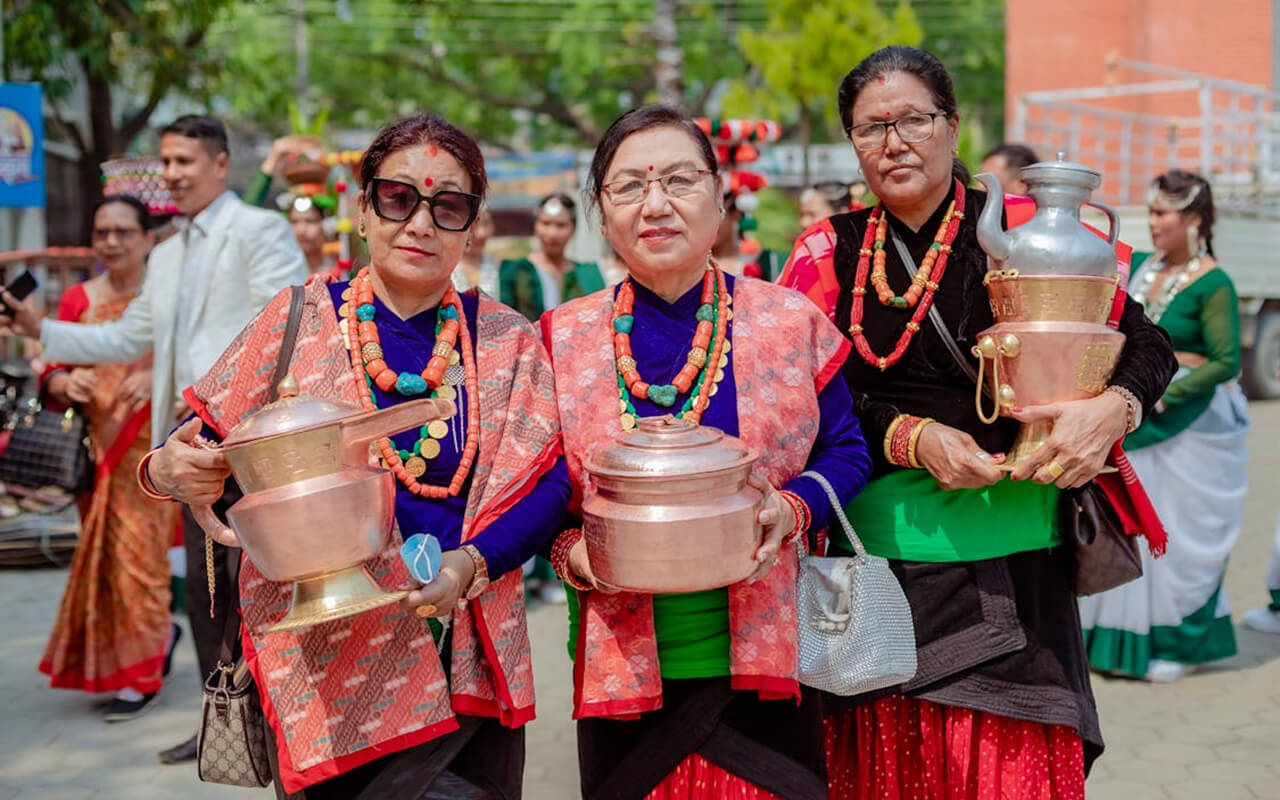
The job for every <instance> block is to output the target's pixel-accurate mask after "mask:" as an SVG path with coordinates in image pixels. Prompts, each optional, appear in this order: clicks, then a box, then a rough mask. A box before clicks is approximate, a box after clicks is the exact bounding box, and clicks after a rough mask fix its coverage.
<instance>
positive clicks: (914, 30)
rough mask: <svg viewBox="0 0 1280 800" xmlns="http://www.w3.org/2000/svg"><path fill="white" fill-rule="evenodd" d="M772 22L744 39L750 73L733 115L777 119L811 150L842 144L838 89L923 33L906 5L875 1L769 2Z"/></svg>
mask: <svg viewBox="0 0 1280 800" xmlns="http://www.w3.org/2000/svg"><path fill="white" fill-rule="evenodd" d="M766 5H767V7H768V10H769V17H768V19H767V21H766V22H765V23H764V24H763V25H762V26H760V27H758V28H756V29H746V28H744V29H743V30H742V31H741V32H739V34H738V41H739V44H740V46H741V50H742V52H743V53H744V55H745V57H746V58H747V60H748V61H749V63H750V67H751V71H750V73H749V74H748V75H747V76H746V77H745V78H743V79H740V80H737V81H735V82H734V83H733V86H732V88H731V89H730V91H729V94H728V96H727V97H726V98H725V112H726V114H728V115H731V116H737V115H741V116H748V117H762V116H763V117H771V118H774V119H777V120H778V121H780V122H781V123H782V124H783V125H785V126H787V127H788V128H789V130H790V131H792V132H794V133H795V135H796V136H798V137H799V139H800V142H801V144H802V145H804V146H805V148H806V158H805V173H806V179H807V173H808V158H807V155H808V152H807V148H808V145H809V144H810V143H811V142H814V141H818V142H822V141H833V140H836V139H838V138H840V129H839V114H838V112H837V109H836V103H835V99H836V89H837V87H838V86H839V84H840V80H841V78H843V77H844V76H845V73H847V72H848V71H849V70H850V69H852V68H853V66H854V65H855V64H857V63H858V61H859V60H861V59H862V58H863V57H864V56H866V55H868V54H870V53H871V52H873V51H875V50H877V49H878V48H880V47H884V46H885V45H889V44H919V43H920V41H921V39H922V37H923V32H922V31H921V29H920V24H919V23H918V22H917V20H916V15H915V13H914V12H913V11H912V9H911V7H910V6H909V5H907V4H906V3H905V2H900V3H899V4H898V5H897V6H895V7H894V8H893V9H892V10H891V11H889V12H886V11H885V10H884V9H882V8H881V6H880V5H879V4H878V3H876V2H875V0H769V2H768V3H767V4H766Z"/></svg>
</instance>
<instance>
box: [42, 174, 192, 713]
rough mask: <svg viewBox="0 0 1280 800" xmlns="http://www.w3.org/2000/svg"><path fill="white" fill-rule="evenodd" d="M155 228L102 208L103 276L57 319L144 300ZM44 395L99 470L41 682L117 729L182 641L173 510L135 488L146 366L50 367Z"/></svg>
mask: <svg viewBox="0 0 1280 800" xmlns="http://www.w3.org/2000/svg"><path fill="white" fill-rule="evenodd" d="M152 227H153V226H152V219H151V214H150V213H149V212H148V210H147V207H146V206H145V205H144V204H143V203H142V201H140V200H138V199H137V198H136V197H133V196H131V195H110V196H108V197H104V198H103V199H102V201H101V202H100V203H98V207H97V209H96V210H95V211H94V213H93V252H94V255H95V256H96V257H97V259H98V263H99V264H101V265H102V266H103V267H104V270H103V272H102V273H100V274H99V275H97V276H95V277H93V278H90V279H89V280H87V281H85V282H84V283H78V284H76V285H75V286H72V287H70V288H69V289H67V290H66V291H65V292H63V294H62V299H61V301H60V302H59V304H58V319H60V320H63V321H65V322H81V323H97V322H106V321H108V320H112V319H116V318H118V317H119V316H120V315H121V314H123V313H124V310H125V308H126V307H127V306H128V305H129V302H130V301H131V300H133V298H134V297H136V296H137V294H138V292H139V291H140V290H141V288H142V279H143V277H144V275H145V274H146V269H147V255H148V254H149V253H150V252H151V248H152V246H153V245H154V244H155V236H154V235H153V234H152V232H151V230H152ZM42 384H43V389H44V396H45V399H46V400H47V401H51V404H52V405H53V406H58V407H68V408H70V407H75V408H77V409H79V410H80V411H82V412H83V413H84V414H85V416H86V418H87V420H88V422H89V438H90V442H91V444H92V453H93V457H94V461H95V465H96V469H95V474H94V481H93V491H92V493H90V494H89V495H87V496H85V497H81V498H78V499H79V505H80V544H79V545H78V546H77V547H76V552H75V557H74V558H73V559H72V561H71V569H70V572H69V574H68V576H67V587H66V589H65V590H64V591H63V594H62V603H61V605H60V606H59V608H58V617H57V620H56V621H55V622H54V626H53V631H52V633H50V634H49V642H48V644H47V645H46V646H45V651H44V657H43V658H41V659H40V671H41V672H43V673H45V674H46V675H48V676H49V679H50V685H51V686H53V688H55V689H79V690H81V691H85V692H95V693H96V692H115V696H114V697H113V698H112V699H111V700H109V701H108V702H107V703H106V704H104V705H103V706H102V709H101V710H102V718H103V720H105V721H106V722H124V721H127V720H131V719H135V718H137V717H138V716H140V715H141V714H143V713H144V712H145V711H146V710H147V709H148V708H149V707H150V705H151V702H152V701H153V700H154V699H155V696H156V693H157V692H159V691H160V687H161V686H162V685H163V683H164V678H165V676H166V675H167V674H168V672H169V665H170V656H171V654H172V653H173V647H174V645H175V644H176V643H177V637H178V635H179V633H180V631H181V629H180V628H179V627H178V626H177V625H174V624H173V621H172V619H171V616H170V613H169V600H170V597H169V588H170V587H169V580H170V576H169V557H168V551H169V545H170V544H171V543H172V542H173V534H174V530H175V528H176V526H177V524H178V508H177V507H176V506H172V505H157V504H155V503H152V502H151V501H150V500H148V499H147V498H146V496H145V495H144V494H143V493H142V490H141V489H139V488H138V484H137V482H135V481H134V479H133V468H134V466H135V465H136V464H137V463H138V459H139V458H141V457H142V455H143V454H144V453H146V452H147V449H148V445H149V444H150V442H151V419H150V414H151V356H150V355H147V356H145V357H143V358H142V359H141V360H139V361H137V362H134V363H132V364H99V365H97V366H70V365H50V366H49V367H48V369H47V371H46V372H45V373H44V375H43V376H42Z"/></svg>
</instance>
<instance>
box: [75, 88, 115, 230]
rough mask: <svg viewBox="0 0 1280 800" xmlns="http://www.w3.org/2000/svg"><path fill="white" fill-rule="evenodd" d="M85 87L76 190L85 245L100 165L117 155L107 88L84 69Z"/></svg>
mask: <svg viewBox="0 0 1280 800" xmlns="http://www.w3.org/2000/svg"><path fill="white" fill-rule="evenodd" d="M84 67H85V69H84V73H85V87H86V89H87V90H88V97H89V109H88V110H89V135H88V137H87V138H86V139H85V141H84V148H83V149H82V150H81V152H80V163H79V165H78V170H77V171H78V176H79V188H80V193H81V194H80V203H79V206H80V209H81V210H80V224H79V226H78V227H79V230H80V232H81V236H82V237H83V238H82V241H83V242H85V243H87V242H88V241H89V234H90V232H91V231H92V230H93V206H94V204H95V203H97V202H98V200H99V199H100V198H101V197H102V168H101V164H102V162H104V161H107V160H108V159H111V158H113V157H114V156H116V155H118V154H119V153H118V150H119V148H118V147H117V145H116V139H117V138H118V136H117V132H116V125H115V121H114V120H113V119H112V114H111V84H110V83H109V82H108V81H107V80H105V79H103V78H101V77H98V76H94V75H92V74H91V73H90V71H89V69H88V65H87V64H85V65H84Z"/></svg>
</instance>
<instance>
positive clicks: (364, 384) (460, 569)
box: [142, 116, 569, 800]
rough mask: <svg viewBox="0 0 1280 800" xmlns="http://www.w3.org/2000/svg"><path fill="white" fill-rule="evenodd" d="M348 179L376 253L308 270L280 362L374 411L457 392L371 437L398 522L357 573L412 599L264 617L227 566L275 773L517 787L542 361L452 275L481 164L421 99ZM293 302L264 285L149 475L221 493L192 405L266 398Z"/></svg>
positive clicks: (555, 525)
mask: <svg viewBox="0 0 1280 800" xmlns="http://www.w3.org/2000/svg"><path fill="white" fill-rule="evenodd" d="M359 180H360V186H361V191H360V196H359V212H358V225H359V232H360V235H361V236H363V237H364V238H365V240H366V242H367V244H368V249H369V255H370V259H371V263H370V265H369V266H368V267H366V268H364V269H363V270H361V271H360V273H359V274H358V275H356V277H355V278H353V279H352V280H351V281H350V282H349V283H344V282H326V281H325V279H324V278H322V277H317V278H313V279H312V280H311V281H310V282H309V283H308V285H307V287H306V293H305V302H304V304H303V315H302V318H301V322H300V324H299V327H298V336H297V345H296V348H295V350H294V355H293V359H292V361H291V366H290V372H291V373H292V374H293V376H294V378H296V380H297V382H298V384H299V385H300V387H301V388H302V391H304V392H306V393H307V394H309V395H311V396H313V397H319V398H330V399H333V400H338V401H342V402H345V403H347V404H349V405H355V406H363V407H365V408H375V407H376V408H386V407H389V406H392V405H396V404H399V403H402V402H405V401H407V400H410V399H412V398H415V397H424V396H432V397H438V398H447V399H451V400H453V401H454V402H455V405H456V408H457V410H456V413H455V414H454V416H453V417H452V418H450V419H447V420H436V421H433V422H431V423H430V424H427V421H426V420H423V423H422V425H421V426H420V427H414V428H412V429H411V430H408V431H405V432H403V433H400V434H397V435H395V436H392V437H391V438H390V439H384V440H381V441H379V442H377V443H375V445H376V446H375V448H374V449H373V451H372V452H371V456H372V457H374V458H378V459H379V461H380V463H381V464H382V465H383V466H385V467H386V468H387V469H389V470H391V471H392V472H394V473H395V477H396V502H395V518H396V522H397V526H398V529H399V532H400V537H398V538H397V539H396V541H395V542H394V544H393V545H391V546H390V547H389V548H388V549H387V551H386V552H385V553H383V555H382V556H381V557H380V560H379V561H378V562H377V563H376V564H375V565H374V567H373V569H372V570H371V571H372V572H373V573H374V574H375V575H378V576H379V580H381V581H382V583H383V586H384V588H386V589H402V588H405V589H407V588H412V589H414V591H412V592H411V594H410V595H409V597H408V599H407V600H406V601H405V605H406V606H407V607H409V608H411V609H412V613H410V612H409V611H407V610H406V608H397V607H394V606H392V607H387V608H383V609H377V610H373V611H369V612H366V613H364V614H362V615H359V616H355V617H349V618H346V619H343V620H337V621H333V622H329V623H323V624H321V625H317V626H315V627H313V628H310V629H303V630H301V631H299V632H298V633H297V634H293V633H272V634H269V635H268V634H266V633H265V632H264V631H265V628H267V627H269V626H270V625H271V624H272V623H273V622H275V621H276V620H277V619H278V617H279V616H280V612H282V611H283V609H284V606H287V603H285V604H284V606H282V605H281V604H280V601H281V599H282V598H287V596H288V594H287V592H286V590H285V589H282V587H281V586H279V585H276V584H272V583H269V582H267V581H265V580H263V579H262V577H261V574H260V573H259V572H258V571H257V569H256V568H255V567H254V565H253V564H252V563H251V562H249V561H245V562H244V565H243V566H242V568H241V608H242V611H243V614H244V625H245V627H246V632H245V639H246V641H251V642H252V644H253V648H252V655H251V656H250V658H249V662H248V663H249V665H250V669H251V670H252V671H253V673H254V678H255V680H256V681H257V685H258V688H259V694H260V698H261V700H262V704H263V707H264V709H265V710H266V712H267V713H266V718H267V719H268V720H269V721H270V723H269V724H270V730H271V733H272V734H273V739H274V745H275V747H276V753H277V755H278V759H277V760H278V765H279V768H278V771H277V778H278V779H279V780H280V782H281V786H282V787H283V789H284V790H285V791H287V792H298V791H300V790H301V791H302V792H303V796H304V797H305V798H307V800H316V799H317V798H351V797H357V796H361V797H365V796H377V797H390V796H399V795H400V794H404V793H405V792H409V791H410V790H409V789H407V788H400V787H401V786H408V785H412V787H413V788H412V792H413V794H414V796H425V795H426V794H427V793H430V794H431V796H441V797H443V796H450V797H480V796H484V797H497V798H503V799H504V800H505V799H506V798H515V797H519V795H520V785H521V777H522V775H521V774H522V771H523V765H524V732H523V725H524V724H525V723H526V722H528V721H529V720H531V719H533V681H532V680H531V677H530V676H531V669H532V666H531V664H530V655H529V641H528V633H527V629H526V626H525V616H524V589H523V586H522V583H521V578H520V565H521V564H522V563H523V562H524V561H525V560H527V559H528V558H530V557H531V556H532V555H534V554H535V553H536V552H538V551H539V549H540V548H541V547H542V546H543V544H544V543H545V542H546V541H547V540H548V539H549V538H550V536H551V535H552V534H553V533H554V532H555V531H557V530H559V528H560V527H561V520H562V517H563V514H564V508H565V506H566V504H567V502H568V498H569V485H568V474H567V471H566V468H565V464H564V460H563V458H562V457H561V456H560V436H559V425H558V421H557V415H556V409H555V399H554V386H553V384H552V375H551V367H550V364H549V362H548V360H547V355H546V352H545V351H544V350H543V348H542V346H541V344H540V343H539V341H538V337H537V334H536V333H535V332H534V329H533V327H532V326H531V325H530V324H529V322H528V321H526V320H525V319H524V318H523V317H521V316H520V315H519V314H518V313H516V312H515V311H513V310H512V309H510V308H507V307H506V306H503V305H501V304H500V303H498V302H497V301H496V300H494V299H492V298H490V297H489V296H487V295H484V294H481V293H479V292H477V291H475V290H470V291H467V292H463V293H459V292H458V291H457V290H456V289H455V288H454V287H453V283H452V273H453V270H454V269H455V268H456V267H457V265H458V263H459V261H460V259H461V257H462V253H463V251H464V249H465V247H466V241H467V237H468V235H469V233H468V229H469V227H470V226H471V224H472V223H473V222H474V221H475V218H476V214H477V211H478V210H479V207H480V204H481V201H482V199H483V197H484V192H485V188H486V182H487V179H486V175H485V169H484V160H483V157H482V155H481V153H480V149H479V147H478V146H477V145H476V143H475V142H474V141H473V140H472V139H471V138H470V137H469V136H467V135H466V134H465V133H463V132H462V131H461V130H459V129H458V128H456V127H454V126H453V125H450V124H449V123H448V122H445V121H444V120H442V119H440V118H438V117H434V116H416V117H410V118H408V119H404V120H401V121H399V122H396V123H394V124H392V125H390V126H388V127H386V128H384V129H383V130H382V132H381V133H379V134H378V136H377V138H376V139H375V140H374V142H373V144H371V145H370V147H369V149H368V150H367V151H366V152H365V155H364V160H363V161H362V162H361V165H360V174H359ZM290 300H291V292H290V291H285V292H283V293H282V294H281V295H279V296H278V297H276V299H275V300H273V301H272V303H271V304H270V305H268V307H267V308H266V309H265V310H264V311H263V312H262V314H261V315H259V317H258V318H257V319H255V320H254V321H253V323H251V324H250V325H249V327H248V328H246V329H245V331H244V332H242V333H241V334H240V337H239V338H238V339H237V340H236V342H235V343H233V344H232V346H231V347H230V349H228V351H227V352H226V353H225V354H224V355H223V356H222V358H221V359H220V360H219V361H218V363H217V364H215V365H214V367H213V369H212V370H211V371H210V372H209V373H208V374H207V375H206V376H205V377H204V378H202V379H201V380H200V381H198V382H197V384H196V385H195V386H194V387H193V389H191V390H189V395H188V400H189V402H190V405H191V407H192V408H194V409H196V410H197V411H198V413H199V416H200V418H201V421H200V422H197V421H195V420H189V421H188V423H186V424H184V425H183V426H182V427H181V428H180V429H179V430H178V431H177V432H176V433H175V434H174V435H173V436H172V437H170V440H169V441H168V442H167V443H166V444H165V445H164V447H163V448H161V449H160V450H159V451H157V452H155V453H154V454H153V457H152V458H151V459H150V461H149V463H144V465H143V467H142V477H143V479H144V481H145V484H146V485H148V487H149V488H150V489H151V490H152V491H153V492H154V493H156V494H160V495H164V494H168V495H172V496H174V497H176V498H177V499H179V500H181V501H183V502H186V503H193V504H194V503H200V502H208V501H209V500H210V499H212V498H213V497H214V496H216V495H217V494H219V493H220V492H221V487H222V482H223V479H224V478H225V477H226V475H227V472H228V470H227V468H226V465H225V459H224V458H223V457H222V456H220V455H215V454H212V453H209V452H208V451H204V450H200V449H198V448H195V447H192V446H191V445H190V443H191V442H192V439H193V438H194V437H195V435H196V434H197V433H198V432H201V429H202V425H201V423H203V434H204V435H205V436H206V437H208V438H213V439H217V438H218V437H220V436H222V435H224V434H225V433H226V431H227V430H229V429H230V428H233V427H234V426H235V425H236V424H237V423H238V422H239V421H240V420H241V419H243V418H244V417H246V416H248V415H249V414H251V413H253V412H254V411H256V410H257V409H258V408H259V407H260V406H261V405H263V403H265V402H266V399H267V389H268V387H267V385H266V380H264V379H263V376H268V375H271V374H273V371H274V368H275V359H276V354H277V352H278V351H279V347H280V344H279V342H280V339H281V337H282V335H283V334H282V332H283V330H284V328H285V324H286V320H287V319H288V316H289V308H290ZM420 533H429V534H433V535H434V536H435V537H436V538H437V539H438V540H439V542H440V545H441V549H442V550H443V559H442V563H441V566H440V568H439V571H438V575H437V576H436V577H435V579H434V580H432V581H429V582H428V583H426V585H425V586H424V585H422V584H420V583H418V582H417V581H415V580H414V579H413V578H411V577H410V575H411V574H420V573H411V572H410V571H409V564H408V563H406V561H405V560H402V557H401V554H400V548H401V544H402V543H401V541H400V538H404V539H408V538H409V537H411V536H413V535H414V534H420ZM413 552H414V551H412V550H411V551H410V556H412V555H413ZM410 560H412V559H410ZM320 732H322V733H323V735H322V734H321V733H320ZM393 787H395V788H393Z"/></svg>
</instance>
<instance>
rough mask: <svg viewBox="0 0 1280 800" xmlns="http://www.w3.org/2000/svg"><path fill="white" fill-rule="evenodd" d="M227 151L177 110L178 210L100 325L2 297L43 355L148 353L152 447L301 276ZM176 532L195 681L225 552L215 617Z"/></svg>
mask: <svg viewBox="0 0 1280 800" xmlns="http://www.w3.org/2000/svg"><path fill="white" fill-rule="evenodd" d="M229 156H230V154H229V150H228V147H227V135H226V131H225V129H224V128H223V127H222V123H220V122H218V121H217V120H215V119H212V118H209V117H203V116H194V115H193V116H186V117H181V118H179V119H177V120H175V121H174V122H173V123H171V124H170V125H169V126H167V127H166V128H165V129H164V130H163V131H162V137H161V143H160V158H161V160H162V161H163V162H164V179H165V183H166V184H167V185H168V188H169V192H170V194H172V196H173V200H174V204H175V205H177V206H178V209H179V210H180V211H181V212H182V213H183V215H184V216H185V217H186V220H185V222H184V224H182V225H181V229H180V231H179V233H178V234H176V235H174V236H172V237H170V238H169V239H168V240H166V241H165V242H164V243H162V244H160V245H159V246H157V247H156V248H155V250H153V251H152V252H151V256H150V258H149V260H148V263H147V276H146V279H145V281H144V282H143V285H142V291H141V292H140V293H139V294H138V296H137V297H136V298H135V299H134V300H133V302H132V303H130V304H129V307H128V308H127V309H126V310H125V312H124V314H123V315H122V316H121V317H120V318H119V319H117V320H114V321H112V322H106V323H102V324H98V325H83V324H78V323H71V322H58V321H55V320H43V321H42V320H40V319H39V316H38V314H37V312H36V311H35V309H34V304H33V303H26V304H17V303H16V302H15V301H14V299H13V298H12V297H10V296H7V295H6V296H5V302H6V303H8V304H9V305H10V307H12V308H15V310H16V313H15V318H14V321H13V324H12V327H13V329H14V330H15V332H19V333H25V334H27V335H29V336H32V337H36V336H38V337H39V339H40V343H41V345H42V347H43V357H44V358H45V359H46V360H48V361H51V362H57V363H62V364H102V363H128V362H132V361H135V360H137V359H139V358H141V357H142V356H143V355H145V354H146V353H147V352H148V351H154V354H155V359H154V367H153V371H152V378H151V439H152V444H153V445H158V444H161V443H163V442H164V440H165V437H167V436H168V435H169V432H170V430H172V429H173V427H174V425H175V423H176V422H177V421H179V419H180V418H181V417H183V416H185V415H186V413H187V410H186V406H185V403H184V402H182V401H181V393H182V390H183V389H185V388H186V387H188V386H190V385H192V384H193V383H195V381H196V380H197V379H198V378H200V377H201V376H203V375H204V373H205V372H207V371H208V370H209V368H210V367H212V366H213V364H214V362H215V361H217V359H218V357H219V356H220V355H222V351H223V350H225V349H226V347H227V346H228V345H229V344H231V341H232V340H233V339H234V338H235V336H236V334H238V333H239V332H240V331H241V330H242V329H243V328H244V327H245V325H247V324H248V323H249V322H250V321H251V320H252V319H253V317H254V316H255V315H256V314H257V313H258V312H259V311H260V310H262V308H263V307H264V306H265V305H266V304H267V301H269V300H270V299H271V298H272V297H274V296H275V295H276V293H278V292H279V291H280V290H282V289H284V288H285V287H287V286H290V285H293V284H301V283H302V282H303V281H305V280H306V279H307V276H308V270H307V262H306V258H305V257H304V256H303V254H302V250H301V249H300V248H299V247H298V243H297V240H296V239H295V238H294V236H293V232H292V231H291V230H290V228H289V223H288V222H287V221H286V220H285V218H284V217H282V216H281V215H280V214H277V213H274V212H270V211H266V210H263V209H260V208H255V207H253V206H250V205H248V204H246V203H244V202H242V201H241V200H240V199H239V198H238V197H236V196H235V195H234V194H233V193H232V192H230V191H228V189H227V185H226V175H227V162H228V159H229ZM219 510H220V511H225V508H222V509H219ZM157 535H163V532H159V531H158V532H157ZM184 537H185V539H186V551H187V577H186V604H187V613H188V615H189V617H190V622H191V630H192V638H193V639H195V645H196V652H197V655H198V657H199V661H200V668H201V672H202V674H201V678H202V679H203V678H204V677H206V676H207V675H208V674H209V672H211V671H212V670H213V669H214V668H215V667H216V665H217V660H218V651H219V649H220V646H221V641H222V635H223V629H224V626H225V623H226V613H227V609H228V607H229V602H228V601H229V599H230V596H231V592H230V589H231V586H230V582H229V576H228V560H227V557H228V554H227V551H226V549H225V548H223V547H222V546H221V545H216V544H215V545H214V547H215V549H216V550H217V552H216V553H215V570H214V572H215V579H216V581H217V583H216V584H215V592H214V595H215V596H214V599H215V601H216V611H217V613H216V614H215V617H214V619H212V620H211V619H210V617H209V590H208V580H207V572H206V569H205V560H204V535H203V532H202V531H201V530H200V528H199V527H198V526H196V525H195V523H194V520H193V519H192V518H191V516H190V514H189V513H186V514H184ZM236 555H237V556H238V555H239V553H238V552H237V553H236ZM238 563H239V562H238V560H237V561H236V564H238ZM194 755H195V740H194V738H193V739H192V740H191V741H189V742H183V743H182V744H181V745H179V746H178V747H175V748H173V749H172V750H170V751H165V753H162V754H161V759H162V760H165V761H166V762H170V763H173V762H177V761H184V760H188V759H189V758H193V757H194Z"/></svg>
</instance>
